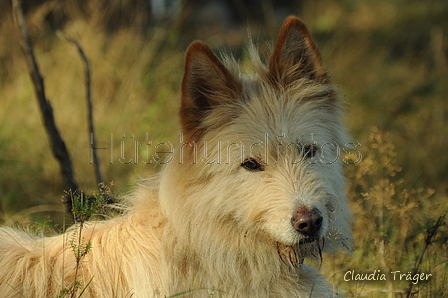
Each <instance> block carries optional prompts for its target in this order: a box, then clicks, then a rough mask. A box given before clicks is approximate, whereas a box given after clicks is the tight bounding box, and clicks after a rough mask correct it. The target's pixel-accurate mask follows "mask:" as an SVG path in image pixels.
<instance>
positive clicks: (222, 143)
mask: <svg viewBox="0 0 448 298" xmlns="http://www.w3.org/2000/svg"><path fill="white" fill-rule="evenodd" d="M252 56H254V57H253V60H255V61H253V62H254V68H255V69H256V72H257V74H256V75H254V76H241V75H240V74H239V73H238V72H237V71H236V70H235V69H236V67H234V66H231V65H230V64H229V66H227V67H226V66H224V64H222V63H221V62H220V61H219V60H218V59H217V58H216V57H215V55H214V54H213V53H212V52H211V50H210V49H209V47H208V46H207V45H205V44H203V43H201V42H195V43H193V44H192V45H191V46H190V48H189V50H188V52H187V57H186V68H185V76H184V80H183V85H182V105H181V112H180V116H181V123H182V128H183V135H184V140H183V141H184V144H183V145H182V146H181V148H180V156H181V160H180V162H179V164H182V166H184V168H187V169H188V171H187V170H185V171H183V170H180V172H182V173H183V174H182V175H183V176H184V177H183V181H184V182H183V183H184V185H182V189H183V193H177V194H172V195H171V196H172V197H179V196H181V197H184V198H185V199H183V200H179V201H177V202H175V203H174V204H175V205H177V206H178V207H176V208H177V209H175V210H177V211H174V213H177V216H178V217H179V218H182V215H181V214H182V209H190V208H195V210H196V212H197V214H198V215H197V221H196V223H192V224H201V223H200V222H204V225H205V224H206V223H207V220H204V218H208V223H209V224H213V223H215V224H216V223H218V222H219V224H221V225H227V224H229V223H231V224H230V226H231V227H232V228H229V231H231V230H232V229H234V232H235V233H239V234H244V233H251V234H253V235H259V236H260V237H265V238H267V239H269V240H270V241H273V243H277V244H279V245H280V246H285V247H295V248H298V250H299V252H300V253H301V254H306V252H307V251H308V252H313V251H315V249H319V250H320V249H322V247H323V248H324V250H327V251H331V250H333V249H335V248H337V247H344V246H345V247H349V246H350V225H349V220H350V212H349V209H348V206H347V202H346V197H345V194H344V178H343V175H342V166H341V162H340V160H339V155H340V152H342V149H343V148H344V146H346V143H347V139H346V136H345V129H344V127H343V125H342V124H341V121H340V118H339V116H340V108H339V105H338V100H337V98H336V91H335V89H334V86H333V85H332V84H331V82H330V79H329V76H328V74H327V72H326V71H325V69H324V68H323V65H322V62H321V57H320V54H319V52H318V51H317V49H316V47H315V45H314V43H313V41H312V40H311V37H310V35H309V33H308V31H307V30H306V28H305V26H304V25H303V24H302V23H301V22H300V21H299V20H298V19H296V18H288V19H287V20H286V21H285V23H284V25H283V27H282V29H281V32H280V35H279V38H278V41H277V44H276V47H275V49H274V52H273V53H272V55H271V57H270V59H269V62H268V65H267V67H265V66H264V65H262V63H261V62H260V61H259V58H257V57H258V56H257V55H255V54H254V53H253V55H252ZM178 168H180V167H178ZM176 171H177V170H176ZM178 172H179V171H178ZM179 192H180V191H179ZM190 196H197V197H200V198H196V199H194V202H190V200H192V199H191V198H189V197H190ZM188 204H192V205H191V206H189V207H187V205H188ZM193 205H194V206H193ZM172 210H174V209H172ZM203 210H208V211H207V212H205V211H203ZM174 213H173V214H174ZM190 217H191V215H190ZM182 221H183V224H186V221H189V222H193V221H195V218H194V216H193V218H188V219H187V215H185V218H182V219H179V222H180V223H179V225H182ZM206 230H207V229H206V228H205V227H204V229H203V231H204V233H206Z"/></svg>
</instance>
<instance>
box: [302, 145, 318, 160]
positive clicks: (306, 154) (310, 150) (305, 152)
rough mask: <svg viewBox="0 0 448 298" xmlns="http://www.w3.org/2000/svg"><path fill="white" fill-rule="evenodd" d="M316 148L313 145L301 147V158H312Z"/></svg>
mask: <svg viewBox="0 0 448 298" xmlns="http://www.w3.org/2000/svg"><path fill="white" fill-rule="evenodd" d="M316 151H317V148H316V146H314V145H305V146H303V147H302V157H303V158H313V157H314V156H315V155H316Z"/></svg>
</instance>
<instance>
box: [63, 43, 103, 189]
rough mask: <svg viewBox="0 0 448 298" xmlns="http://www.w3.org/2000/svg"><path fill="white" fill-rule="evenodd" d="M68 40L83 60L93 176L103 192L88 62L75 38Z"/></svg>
mask: <svg viewBox="0 0 448 298" xmlns="http://www.w3.org/2000/svg"><path fill="white" fill-rule="evenodd" d="M67 40H68V41H70V42H72V43H73V44H74V45H75V46H76V48H77V49H78V52H79V55H80V56H81V59H82V61H83V62H84V68H85V76H86V81H85V84H86V101H87V122H88V126H89V127H88V129H89V134H90V144H91V148H92V160H93V167H94V171H95V177H96V181H97V183H98V187H99V189H100V191H101V192H102V193H103V192H104V187H105V186H104V179H103V176H102V175H101V170H100V162H99V159H98V155H97V154H96V150H95V148H97V147H96V138H95V128H94V125H93V105H92V93H91V79H90V77H91V76H90V63H89V60H88V59H87V56H86V54H85V52H84V50H83V49H82V47H81V45H80V44H79V42H78V41H77V40H76V39H73V38H67Z"/></svg>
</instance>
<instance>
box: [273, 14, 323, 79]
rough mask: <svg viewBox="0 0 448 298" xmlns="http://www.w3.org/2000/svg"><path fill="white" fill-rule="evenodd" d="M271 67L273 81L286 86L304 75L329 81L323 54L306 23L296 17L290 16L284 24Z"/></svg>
mask: <svg viewBox="0 0 448 298" xmlns="http://www.w3.org/2000/svg"><path fill="white" fill-rule="evenodd" d="M268 67H269V76H270V79H271V80H273V83H274V84H280V85H283V86H287V85H290V84H291V83H293V82H294V81H296V80H298V79H300V78H303V77H307V78H309V79H311V80H317V81H319V82H322V83H329V78H328V75H327V72H326V71H325V69H324V66H323V64H322V58H321V56H320V53H319V51H318V50H317V47H316V45H315V44H314V42H313V40H312V38H311V35H310V33H309V32H308V30H307V28H306V26H305V25H304V24H303V23H302V22H301V21H300V20H299V19H297V18H296V17H288V18H287V19H286V20H285V22H284V23H283V26H282V29H281V30H280V34H279V36H278V40H277V44H276V45H275V49H274V52H273V53H272V55H271V58H270V59H269V64H268Z"/></svg>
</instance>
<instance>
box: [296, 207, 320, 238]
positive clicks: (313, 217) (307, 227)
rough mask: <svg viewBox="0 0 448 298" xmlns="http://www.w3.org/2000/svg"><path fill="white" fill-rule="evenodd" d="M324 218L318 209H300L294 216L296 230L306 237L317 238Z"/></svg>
mask: <svg viewBox="0 0 448 298" xmlns="http://www.w3.org/2000/svg"><path fill="white" fill-rule="evenodd" d="M322 221H323V217H322V214H321V213H320V211H319V210H318V209H316V208H313V209H308V208H305V207H303V208H299V209H297V210H296V212H294V215H293V216H292V225H293V227H294V229H296V230H297V231H298V232H300V233H301V234H303V235H305V236H315V235H316V233H317V232H318V231H319V229H320V227H321V226H322Z"/></svg>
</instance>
